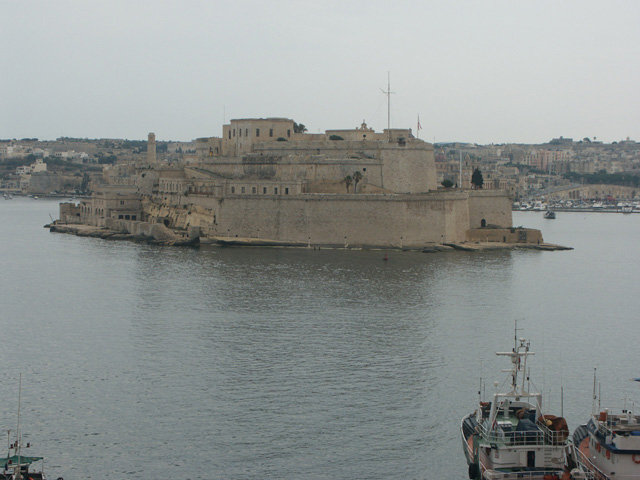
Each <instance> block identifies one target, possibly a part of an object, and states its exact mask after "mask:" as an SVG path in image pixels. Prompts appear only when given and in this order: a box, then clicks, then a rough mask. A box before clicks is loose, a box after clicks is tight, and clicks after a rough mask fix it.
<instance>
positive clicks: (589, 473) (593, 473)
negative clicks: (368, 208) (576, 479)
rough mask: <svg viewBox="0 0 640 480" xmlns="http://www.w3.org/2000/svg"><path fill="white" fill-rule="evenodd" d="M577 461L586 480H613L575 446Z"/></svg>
mask: <svg viewBox="0 0 640 480" xmlns="http://www.w3.org/2000/svg"><path fill="white" fill-rule="evenodd" d="M573 451H574V452H575V453H576V454H575V461H576V464H577V465H578V467H579V468H580V470H582V472H583V473H584V478H585V480H611V477H609V476H608V475H607V474H606V473H604V472H603V471H602V470H600V469H599V468H598V467H596V466H595V465H594V464H593V462H592V461H591V460H590V459H589V457H588V456H586V455H585V454H584V453H583V452H581V451H580V449H579V448H578V447H577V446H574V449H573Z"/></svg>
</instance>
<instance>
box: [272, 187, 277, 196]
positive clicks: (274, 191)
mask: <svg viewBox="0 0 640 480" xmlns="http://www.w3.org/2000/svg"><path fill="white" fill-rule="evenodd" d="M273 193H274V194H275V195H277V194H278V187H274V188H273Z"/></svg>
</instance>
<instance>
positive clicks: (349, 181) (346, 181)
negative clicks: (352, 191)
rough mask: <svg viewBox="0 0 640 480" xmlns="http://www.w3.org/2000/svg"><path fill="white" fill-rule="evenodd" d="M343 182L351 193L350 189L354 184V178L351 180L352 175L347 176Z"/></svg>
mask: <svg viewBox="0 0 640 480" xmlns="http://www.w3.org/2000/svg"><path fill="white" fill-rule="evenodd" d="M342 181H343V182H344V183H345V185H346V186H347V193H349V187H350V186H351V184H352V183H353V178H351V175H347V176H346V177H344V178H343V179H342Z"/></svg>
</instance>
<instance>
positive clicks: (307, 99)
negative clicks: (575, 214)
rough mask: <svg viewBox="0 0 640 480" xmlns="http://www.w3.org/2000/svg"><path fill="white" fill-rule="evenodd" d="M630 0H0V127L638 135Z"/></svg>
mask: <svg viewBox="0 0 640 480" xmlns="http://www.w3.org/2000/svg"><path fill="white" fill-rule="evenodd" d="M639 21H640V1H637V0H629V1H622V0H619V1H618V0H607V1H592V0H576V1H561V0H552V1H544V0H536V1H514V0H508V1H480V0H469V1H455V0H451V1H445V0H443V1H426V0H422V1H402V0H396V1H393V2H392V1H384V2H383V1H374V0H368V1H349V0H342V1H322V0H316V1H314V2H309V1H304V0H297V1H286V0H260V1H249V0H247V1H243V0H234V1H228V0H227V1H190V0H180V1H165V0H155V1H146V0H136V1H132V0H108V1H100V0H91V1H86V0H78V1H73V0H55V1H44V0H43V1H30V0H21V1H13V0H0V91H1V99H0V138H5V139H6V138H18V139H19V138H24V137H37V138H40V139H43V140H44V139H55V138H57V137H60V136H69V137H88V138H102V137H109V138H128V139H146V136H147V134H148V133H149V132H155V133H156V136H157V138H158V139H159V140H183V141H188V140H192V139H195V138H198V137H205V136H220V135H221V132H222V123H223V121H226V122H228V121H229V120H230V119H233V118H264V117H286V118H291V119H293V120H295V121H296V122H299V123H303V124H305V125H306V126H307V128H308V129H309V132H313V133H316V132H324V131H325V130H327V129H342V128H354V127H356V126H359V125H360V123H362V120H366V122H367V123H368V124H369V126H370V127H372V128H374V129H375V130H376V131H382V130H383V129H384V128H386V126H387V97H386V95H384V94H383V93H382V90H383V89H384V90H386V88H387V74H388V72H389V74H390V78H391V91H393V92H395V93H394V94H393V95H391V126H392V127H396V128H413V130H414V132H415V131H416V123H417V118H418V115H419V116H420V121H421V124H422V130H421V131H420V132H419V136H420V138H423V139H425V140H427V141H430V142H431V141H434V140H435V141H436V142H444V141H462V142H475V143H482V144H488V143H507V142H517V143H542V142H545V141H547V140H550V139H551V138H553V137H558V136H561V135H562V136H564V137H572V138H574V139H582V138H584V137H591V138H593V137H597V139H598V140H602V141H605V142H611V141H617V140H622V139H624V138H626V137H627V136H629V137H631V138H632V139H634V140H637V141H640V25H639V23H638V22H639Z"/></svg>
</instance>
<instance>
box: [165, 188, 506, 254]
mask: <svg viewBox="0 0 640 480" xmlns="http://www.w3.org/2000/svg"><path fill="white" fill-rule="evenodd" d="M494 195H496V194H494ZM503 195H504V196H505V197H506V198H507V201H508V197H507V196H506V194H504V193H503ZM496 196H497V195H496ZM189 201H190V202H192V203H193V204H194V205H197V206H199V207H200V208H202V209H203V210H202V211H203V212H204V211H207V212H211V217H210V219H211V223H210V225H209V226H208V227H207V226H206V225H204V224H203V222H202V219H203V217H202V216H200V217H199V220H198V222H197V223H199V224H200V226H202V227H204V228H203V231H204V232H205V234H206V235H210V236H216V237H231V238H234V237H244V238H263V239H272V240H280V241H293V242H304V243H309V244H311V245H334V246H340V245H349V246H369V247H371V246H377V247H412V248H419V247H422V246H425V245H432V244H437V243H447V242H453V243H455V242H464V241H466V240H467V239H468V237H467V232H468V230H469V229H470V223H469V208H468V205H469V195H468V192H464V191H460V192H451V193H448V192H445V193H442V192H438V193H432V194H422V195H366V194H358V195H342V194H308V195H300V196H296V197H283V196H261V197H254V196H250V195H245V196H238V197H234V198H225V199H224V200H215V199H212V198H211V197H207V196H190V197H189ZM489 205H490V203H488V202H485V207H487V208H488V206H489ZM192 208H193V207H192ZM475 208H476V211H477V213H478V214H480V213H483V214H484V216H485V217H487V218H492V216H495V215H496V214H495V213H494V212H490V211H486V212H481V208H482V206H476V207H475ZM509 211H510V210H509ZM214 215H215V223H213V218H214ZM176 218H182V219H183V220H182V221H185V220H184V219H186V218H187V217H185V215H184V212H183V213H182V214H178V215H176ZM204 218H206V217H204ZM187 221H188V220H187ZM192 225H194V224H193V223H190V222H189V224H185V223H182V224H180V225H177V226H180V227H181V228H186V227H187V226H192ZM509 226H510V225H509Z"/></svg>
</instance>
